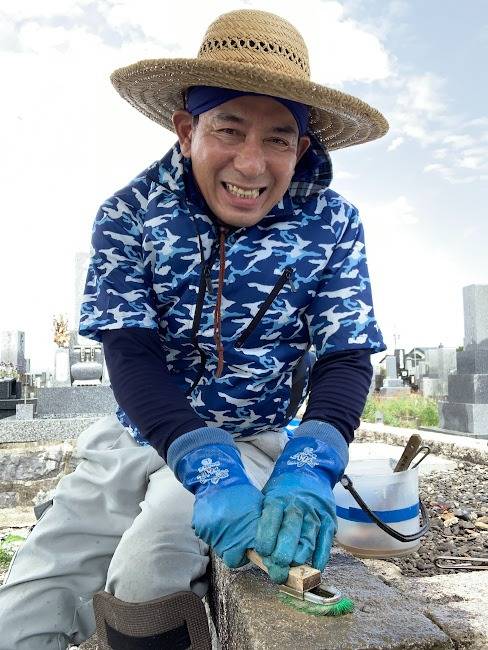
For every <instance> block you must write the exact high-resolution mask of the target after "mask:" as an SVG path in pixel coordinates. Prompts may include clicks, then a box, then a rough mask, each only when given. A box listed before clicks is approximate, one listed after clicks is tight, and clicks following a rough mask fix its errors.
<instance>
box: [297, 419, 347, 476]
mask: <svg viewBox="0 0 488 650" xmlns="http://www.w3.org/2000/svg"><path fill="white" fill-rule="evenodd" d="M302 436H304V437H307V438H315V439H316V440H320V441H321V442H325V443H326V444H327V445H329V446H330V447H332V448H333V449H334V450H335V451H336V452H337V454H338V455H339V456H340V458H341V460H342V462H343V463H344V467H346V465H347V463H348V462H349V447H348V445H347V442H346V440H345V438H344V436H343V435H342V433H341V432H340V431H338V430H337V429H336V428H335V427H334V426H333V425H332V424H330V423H329V422H323V421H322V420H306V421H305V422H302V423H301V424H299V425H298V427H297V428H296V429H295V430H294V431H293V438H300V437H302Z"/></svg>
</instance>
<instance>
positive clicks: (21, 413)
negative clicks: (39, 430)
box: [15, 404, 34, 420]
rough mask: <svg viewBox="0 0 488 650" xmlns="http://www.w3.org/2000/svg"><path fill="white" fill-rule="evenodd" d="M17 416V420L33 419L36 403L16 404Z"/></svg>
mask: <svg viewBox="0 0 488 650" xmlns="http://www.w3.org/2000/svg"><path fill="white" fill-rule="evenodd" d="M15 418H16V419H17V420H33V419H34V404H16V406H15Z"/></svg>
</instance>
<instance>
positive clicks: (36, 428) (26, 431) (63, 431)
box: [0, 416, 104, 444]
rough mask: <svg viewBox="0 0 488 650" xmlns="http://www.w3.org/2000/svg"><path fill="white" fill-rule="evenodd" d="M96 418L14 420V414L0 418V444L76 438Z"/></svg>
mask: <svg viewBox="0 0 488 650" xmlns="http://www.w3.org/2000/svg"><path fill="white" fill-rule="evenodd" d="M102 417H104V416H102ZM98 419H99V417H97V416H94V417H80V418H42V419H34V420H16V419H15V416H14V417H13V419H10V418H6V419H4V420H0V444H4V443H5V444H11V443H18V442H37V441H41V440H58V441H59V440H65V439H67V438H77V437H78V436H79V434H80V433H81V432H82V431H84V430H85V429H87V428H88V427H89V426H90V425H91V424H93V423H94V422H96V421H97V420H98Z"/></svg>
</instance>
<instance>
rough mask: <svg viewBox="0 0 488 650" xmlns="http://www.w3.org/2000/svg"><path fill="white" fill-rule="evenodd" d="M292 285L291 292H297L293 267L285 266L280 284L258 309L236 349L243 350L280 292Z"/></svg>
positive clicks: (276, 285) (238, 340)
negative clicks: (286, 285)
mask: <svg viewBox="0 0 488 650" xmlns="http://www.w3.org/2000/svg"><path fill="white" fill-rule="evenodd" d="M287 282H288V283H289V284H290V287H291V290H292V291H296V287H295V284H294V282H293V267H291V266H285V268H284V269H283V273H282V274H281V276H280V279H279V280H278V282H277V283H276V284H275V286H274V287H273V289H272V290H271V293H270V294H269V296H268V297H267V298H266V300H265V301H264V302H263V304H262V305H261V307H260V308H259V309H258V311H257V313H256V315H255V316H254V318H253V319H252V321H251V322H250V323H249V325H248V326H247V327H246V329H245V330H244V331H243V332H242V334H241V335H240V336H239V338H238V339H237V341H236V343H235V347H236V348H241V347H242V346H243V344H244V342H245V341H246V340H247V339H248V337H249V336H251V334H252V333H253V332H254V330H255V329H256V327H257V326H258V324H259V322H260V320H261V319H262V318H263V316H264V314H265V313H266V312H267V311H268V309H269V308H270V307H271V305H272V303H273V301H274V299H275V298H276V296H277V295H278V294H279V292H280V291H281V290H282V289H283V287H284V286H285V284H286V283H287Z"/></svg>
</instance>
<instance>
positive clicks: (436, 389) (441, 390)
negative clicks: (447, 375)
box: [420, 377, 447, 397]
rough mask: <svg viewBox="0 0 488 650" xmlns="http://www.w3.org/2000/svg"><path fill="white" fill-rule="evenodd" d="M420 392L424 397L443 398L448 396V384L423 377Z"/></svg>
mask: <svg viewBox="0 0 488 650" xmlns="http://www.w3.org/2000/svg"><path fill="white" fill-rule="evenodd" d="M420 392H421V393H422V395H423V396H424V397H443V396H444V395H447V382H445V381H443V380H442V379H436V378H435V377H422V378H421V380H420Z"/></svg>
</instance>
